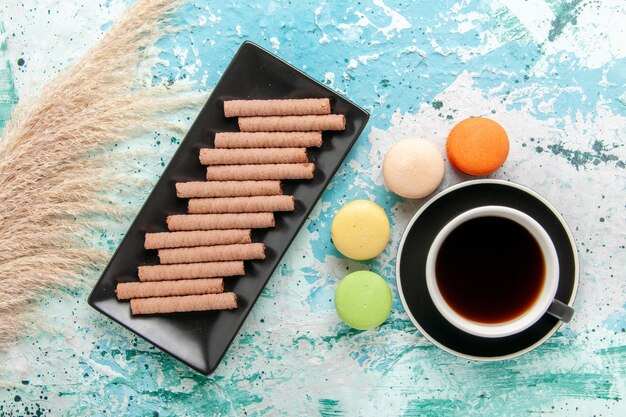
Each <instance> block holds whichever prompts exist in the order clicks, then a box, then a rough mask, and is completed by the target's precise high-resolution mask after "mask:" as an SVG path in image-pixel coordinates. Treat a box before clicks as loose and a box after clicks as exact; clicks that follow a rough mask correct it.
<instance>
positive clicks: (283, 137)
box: [213, 132, 322, 149]
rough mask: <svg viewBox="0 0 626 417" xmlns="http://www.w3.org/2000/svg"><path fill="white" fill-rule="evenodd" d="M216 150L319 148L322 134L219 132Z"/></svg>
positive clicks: (215, 143)
mask: <svg viewBox="0 0 626 417" xmlns="http://www.w3.org/2000/svg"><path fill="white" fill-rule="evenodd" d="M213 144H214V146H215V147H216V148H218V149H219V148H229V149H233V148H319V147H320V146H322V132H219V133H216V134H215V140H214V142H213Z"/></svg>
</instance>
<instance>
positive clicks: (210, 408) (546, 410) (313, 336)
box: [0, 0, 626, 416]
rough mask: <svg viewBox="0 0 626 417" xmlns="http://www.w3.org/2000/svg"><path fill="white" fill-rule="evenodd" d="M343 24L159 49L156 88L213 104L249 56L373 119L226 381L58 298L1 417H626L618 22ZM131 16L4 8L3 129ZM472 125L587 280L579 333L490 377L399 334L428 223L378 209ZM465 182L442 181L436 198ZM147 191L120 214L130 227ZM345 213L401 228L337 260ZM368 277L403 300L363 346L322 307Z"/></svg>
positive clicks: (110, 234) (401, 20)
mask: <svg viewBox="0 0 626 417" xmlns="http://www.w3.org/2000/svg"><path fill="white" fill-rule="evenodd" d="M83 3H84V4H83ZM343 3H344V2H332V1H326V0H317V1H310V0H309V1H303V2H296V1H292V2H276V1H266V0H260V1H258V2H235V1H231V2H228V3H226V4H223V3H222V2H208V3H206V2H194V3H191V4H190V5H188V6H186V7H185V8H184V9H183V10H182V12H181V13H180V14H179V15H178V16H179V19H178V20H179V21H180V22H181V23H184V24H187V25H188V29H187V30H185V31H183V32H182V33H180V34H178V35H176V36H172V37H170V38H167V39H164V40H162V41H161V42H160V43H159V47H160V48H161V49H162V50H163V53H162V54H161V58H162V61H161V62H160V63H157V64H155V68H154V72H155V73H156V74H159V75H162V76H166V77H170V78H173V79H179V78H183V77H185V78H190V79H192V80H194V81H197V82H198V85H199V88H201V89H203V90H207V91H208V90H210V88H211V86H213V85H214V84H215V83H216V81H217V80H218V79H219V76H220V73H221V71H223V70H224V68H225V67H226V65H227V64H228V62H229V60H230V59H231V57H232V55H233V53H234V52H235V50H236V49H237V47H238V46H239V44H240V43H241V42H242V41H244V40H246V39H250V40H252V41H255V42H258V43H260V44H261V45H263V46H265V47H266V48H268V49H270V50H272V51H274V52H275V53H277V54H278V55H280V56H281V57H282V58H284V59H286V60H288V61H289V62H291V63H293V64H294V65H296V66H297V67H299V68H301V69H303V70H304V71H306V72H307V73H309V74H310V75H311V76H313V77H314V78H316V79H318V80H320V81H322V82H324V83H326V84H327V85H329V86H331V87H332V88H334V89H336V90H337V91H339V92H341V93H342V94H345V95H347V96H348V97H350V98H351V99H352V100H354V101H355V102H356V103H359V104H361V105H362V106H364V107H365V108H367V109H368V110H369V111H370V112H371V114H372V118H371V121H370V123H369V126H368V128H367V129H366V130H365V132H364V134H363V135H362V136H361V138H360V139H359V141H358V142H357V145H356V146H355V148H354V149H353V151H352V152H351V154H350V155H349V157H348V158H347V159H346V161H345V164H344V165H343V166H342V167H341V169H340V170H339V172H338V174H337V176H336V177H335V178H334V180H333V181H332V183H331V185H330V187H329V188H328V190H327V191H326V192H325V193H324V195H323V198H322V200H321V202H320V203H319V204H318V205H317V207H316V208H315V210H314V212H313V214H312V216H311V217H310V219H309V221H308V222H307V224H306V225H305V227H304V228H303V230H302V231H301V232H300V234H299V236H298V237H297V239H296V240H295V242H294V244H293V246H292V247H291V249H290V251H289V252H288V253H287V255H286V256H285V258H284V259H283V262H282V264H281V266H280V267H279V269H278V270H277V272H276V273H275V274H274V276H273V277H272V279H271V281H270V283H269V285H268V286H267V288H266V290H265V291H264V292H263V295H262V297H261V298H260V300H259V302H258V303H257V305H256V306H255V308H254V310H253V312H252V314H251V315H250V317H249V319H248V320H247V322H246V324H245V325H244V327H243V328H242V330H241V333H240V335H239V336H238V337H237V339H236V340H235V342H234V344H233V345H232V347H231V349H230V350H229V352H228V354H227V356H226V358H225V360H224V362H223V363H222V364H221V365H220V367H219V369H218V370H217V372H216V373H215V374H214V375H213V376H211V377H209V378H207V377H204V376H201V375H199V374H196V373H194V372H193V371H191V370H189V369H187V368H186V367H185V366H182V365H181V364H179V363H177V362H176V361H175V360H173V359H171V358H170V357H168V356H167V355H165V354H163V353H161V352H160V351H159V350H157V349H155V348H153V347H152V346H151V345H150V344H148V343H146V342H144V341H143V340H140V339H137V338H136V337H134V336H133V335H132V334H131V333H130V332H128V331H126V330H124V329H122V328H121V327H120V326H118V325H116V324H114V323H112V322H110V321H109V320H107V319H105V318H103V317H101V316H99V315H98V314H97V313H96V312H95V311H93V310H91V309H90V308H89V307H88V306H87V304H86V297H87V293H88V291H87V290H85V291H81V292H78V293H68V294H66V295H65V296H62V297H50V298H48V299H44V300H41V303H40V308H43V309H46V314H47V322H46V323H45V324H46V325H47V326H48V328H47V329H46V330H45V331H42V332H41V333H39V334H37V335H34V336H33V337H30V338H27V339H25V340H23V341H21V342H20V343H19V344H18V345H17V346H16V347H15V348H13V349H11V350H10V351H9V352H5V353H2V354H0V363H1V364H2V365H4V366H6V369H7V370H8V373H7V374H6V375H2V380H4V381H5V382H7V383H8V385H7V386H6V387H4V388H1V389H2V391H0V415H6V416H21V415H49V416H59V415H90V416H103V415H116V416H118V415H132V416H137V415H148V416H153V415H154V416H156V415H159V416H184V415H190V416H195V415H199V414H201V413H204V414H205V415H226V416H235V415H246V414H247V415H271V416H277V415H278V416H280V415H290V416H315V415H321V416H342V415H345V416H360V415H363V416H366V415H376V416H383V415H404V416H499V415H508V416H526V415H539V414H541V415H543V414H547V415H557V416H573V415H580V416H591V415H596V416H623V415H626V400H625V396H626V376H625V375H626V333H625V330H624V328H625V327H626V324H625V322H626V287H625V281H624V278H625V269H626V268H625V265H626V256H625V253H626V250H625V247H624V245H625V244H626V238H625V237H626V236H625V232H624V230H625V229H626V223H625V222H626V209H625V204H626V192H625V187H626V170H625V162H626V150H625V148H624V138H625V137H626V92H625V88H626V87H625V86H626V32H625V26H624V24H623V22H624V20H625V17H626V15H625V14H626V3H624V2H623V1H622V0H606V1H581V0H567V1H566V0H525V1H523V0H482V1H470V0H462V1H461V0H459V1H426V0H424V1H418V2H401V1H397V0H393V1H392V0H385V1H383V0H363V1H359V2H350V3H346V4H343ZM124 6H125V3H124V1H121V0H111V1H105V2H81V1H79V0H71V1H64V2H53V1H47V2H40V1H37V0H22V1H19V0H4V2H3V3H2V4H0V12H1V13H2V14H3V17H2V22H3V23H4V27H5V32H4V34H3V35H2V36H3V37H4V38H5V39H6V45H7V46H6V47H5V46H4V45H5V43H4V41H2V42H0V45H2V47H1V48H0V54H2V62H0V77H1V86H0V110H2V112H1V113H2V115H4V109H6V108H9V107H10V106H12V105H13V103H14V102H15V101H16V100H17V98H18V97H19V98H20V99H24V98H25V97H27V96H28V94H30V93H32V92H36V91H37V89H39V88H40V87H41V86H42V84H43V83H44V82H45V81H46V80H48V79H49V78H50V77H51V76H52V75H53V74H54V73H56V72H57V71H58V70H59V69H60V68H62V67H63V66H65V65H67V64H68V63H70V62H71V61H73V60H75V59H77V58H78V57H80V56H81V55H82V54H83V53H84V52H85V51H86V49H87V48H88V47H90V46H91V45H93V44H94V43H95V42H96V40H97V39H98V38H99V37H100V36H101V35H102V33H103V31H105V30H106V29H107V28H108V27H109V26H110V25H111V23H112V22H113V21H115V19H116V18H117V17H118V16H119V14H120V13H121V11H122V10H123V8H124ZM68 22H72V24H70V25H68ZM6 62H8V66H6V65H5V63H6ZM476 115H484V116H488V117H491V118H493V119H495V120H497V121H498V122H500V123H501V124H502V125H503V126H504V127H505V128H506V129H507V131H508V133H509V135H510V138H511V141H512V144H511V145H512V146H511V154H510V157H509V159H508V160H507V162H506V163H505V165H504V167H503V168H502V169H501V170H500V171H498V172H497V173H496V174H494V175H493V176H492V177H494V178H503V179H507V180H512V181H516V182H519V183H521V184H524V185H526V186H529V187H531V188H533V189H534V190H536V191H537V192H539V193H541V194H543V195H544V196H546V197H547V198H548V199H550V200H551V201H552V202H553V203H554V204H555V205H556V207H558V208H559V209H560V211H561V212H562V214H563V216H564V217H565V219H566V220H567V222H568V223H569V224H570V226H571V228H572V230H573V234H574V237H575V239H576V241H577V245H578V249H579V253H580V259H581V269H582V272H581V282H580V288H579V292H578V298H577V300H576V303H575V307H576V309H577V313H576V316H575V318H574V320H573V321H572V322H571V323H570V324H569V325H566V326H564V327H562V328H561V329H560V330H559V331H558V332H557V333H556V334H555V335H554V336H553V337H552V338H550V339H549V340H548V341H547V342H546V343H545V344H544V345H543V346H541V347H540V348H538V349H536V350H535V351H532V352H530V353H528V354H526V355H523V356H521V357H519V358H517V359H514V360H509V361H506V362H501V363H475V362H471V361H467V360H462V359H458V358H456V357H454V356H451V355H449V354H448V353H445V352H442V351H440V350H439V349H437V348H436V347H434V346H433V345H432V344H430V343H429V342H428V341H427V340H426V339H425V338H424V337H423V336H422V335H420V334H419V332H418V331H416V329H415V328H414V327H413V325H412V324H411V323H410V321H409V320H408V317H407V315H406V314H405V312H404V311H403V309H402V306H401V304H400V302H399V299H398V294H397V290H396V286H395V281H394V267H395V261H394V258H395V255H396V250H397V246H398V243H399V239H400V236H401V233H402V231H403V228H404V226H405V225H406V224H407V222H408V220H409V218H410V217H411V215H412V214H413V213H414V212H415V211H416V210H417V209H418V208H419V207H420V206H421V204H423V202H422V201H405V200H402V199H399V198H398V197H396V196H394V195H393V194H392V193H390V192H388V191H387V190H386V189H385V187H384V185H383V183H382V178H381V173H380V162H381V158H382V155H384V153H385V151H386V150H387V149H388V148H389V147H390V146H391V145H392V144H393V143H394V142H395V141H397V140H399V139H400V138H404V137H407V136H411V135H417V136H423V137H426V138H429V139H431V140H433V141H435V142H436V143H437V144H439V146H440V147H441V148H442V149H443V146H444V141H445V137H446V135H447V133H448V132H449V130H450V128H451V127H452V126H453V125H454V124H455V123H457V122H458V121H460V120H462V119H463V118H465V117H468V116H476ZM191 116H192V117H193V115H191ZM181 119H182V120H185V119H184V117H182V116H181ZM180 139H181V138H179V137H172V138H170V137H169V136H164V134H162V133H161V132H157V133H155V135H154V137H151V138H146V139H145V141H144V142H142V143H143V145H142V146H143V150H144V151H146V152H145V155H144V156H143V157H141V158H138V159H136V160H134V163H135V164H136V170H135V173H134V174H133V175H137V176H138V177H145V178H148V179H150V180H151V181H152V182H154V181H155V180H156V178H157V177H158V174H159V173H160V171H161V170H162V169H163V165H164V164H165V162H166V161H167V160H168V159H169V158H170V156H171V155H172V153H173V151H174V150H175V148H176V146H177V144H178V143H179V140H180ZM465 179H467V178H465V177H462V176H460V175H459V174H457V173H455V172H453V171H452V170H450V169H448V170H447V172H446V177H445V181H444V184H442V188H445V187H447V186H449V185H452V184H455V183H458V182H460V181H463V180H465ZM148 191H149V190H148V189H146V190H145V194H144V195H141V196H133V197H129V196H125V195H124V194H123V193H122V194H120V196H119V197H120V198H124V199H126V200H127V201H126V202H127V203H128V204H131V205H132V206H133V207H135V208H137V209H138V208H139V207H140V205H141V203H142V201H143V199H144V198H145V196H146V195H147V192H148ZM356 198H366V199H371V200H373V201H375V202H377V203H378V204H380V205H381V206H383V207H384V208H385V210H386V211H387V213H388V215H389V216H390V218H391V220H392V229H393V232H392V239H391V243H390V244H389V246H388V248H387V249H386V250H385V252H384V253H383V254H382V255H381V256H380V257H379V258H377V259H376V260H375V261H372V262H369V263H360V262H352V261H348V260H346V259H344V258H342V257H341V256H339V254H338V253H337V252H336V251H335V250H334V249H333V248H332V245H331V244H330V242H329V228H330V221H331V219H332V216H333V213H334V212H335V211H336V209H337V208H338V207H339V205H340V204H342V203H344V202H347V201H349V200H352V199H356ZM129 223H130V219H129V220H127V221H124V222H122V224H110V225H108V226H107V227H106V228H105V229H103V230H102V231H101V234H100V235H99V236H96V238H97V239H96V240H97V244H98V245H99V246H101V247H106V248H110V249H114V248H115V247H116V246H117V244H118V242H119V241H120V239H121V237H122V236H123V233H124V231H125V230H126V228H127V227H128V225H129ZM359 269H371V270H374V271H376V272H378V273H380V274H382V275H383V276H384V277H385V279H386V280H387V281H388V282H389V284H390V285H391V286H392V288H393V290H394V305H393V311H392V315H391V317H390V318H389V319H388V321H387V322H385V324H384V325H383V326H381V327H380V328H379V329H376V330H373V331H368V332H363V333H357V332H354V331H349V329H348V328H347V327H346V326H345V325H343V324H341V323H340V321H339V320H338V317H337V316H336V313H335V311H334V307H333V293H334V289H335V287H336V285H337V282H338V280H339V279H340V278H341V277H342V276H343V275H344V274H346V273H347V272H348V271H353V270H359ZM96 278H97V277H96V276H95V275H94V276H93V277H91V279H92V280H93V281H95V279H96Z"/></svg>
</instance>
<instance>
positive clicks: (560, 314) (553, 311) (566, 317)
mask: <svg viewBox="0 0 626 417" xmlns="http://www.w3.org/2000/svg"><path fill="white" fill-rule="evenodd" d="M547 313H548V314H549V315H551V316H552V317H556V318H557V319H559V320H561V321H562V322H563V323H568V322H569V321H570V320H571V319H572V316H573V315H574V309H573V308H572V307H570V306H568V305H567V304H565V303H563V302H561V301H559V300H557V299H554V300H552V304H550V307H548V311H547Z"/></svg>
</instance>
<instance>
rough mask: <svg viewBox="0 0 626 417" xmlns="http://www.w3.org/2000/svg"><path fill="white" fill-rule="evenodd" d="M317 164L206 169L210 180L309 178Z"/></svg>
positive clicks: (231, 166) (215, 167)
mask: <svg viewBox="0 0 626 417" xmlns="http://www.w3.org/2000/svg"><path fill="white" fill-rule="evenodd" d="M314 173H315V164H312V163H307V164H264V165H220V166H209V167H207V169H206V179H207V180H209V181H244V180H309V179H311V178H313V175H314Z"/></svg>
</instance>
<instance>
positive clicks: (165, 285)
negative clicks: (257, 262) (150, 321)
mask: <svg viewBox="0 0 626 417" xmlns="http://www.w3.org/2000/svg"><path fill="white" fill-rule="evenodd" d="M220 292H224V280H223V279H222V278H203V279H184V280H179V281H161V282H120V283H119V284H117V288H116V289H115V295H116V296H117V299H118V300H130V299H131V298H147V297H171V296H175V295H194V294H217V293H220Z"/></svg>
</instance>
